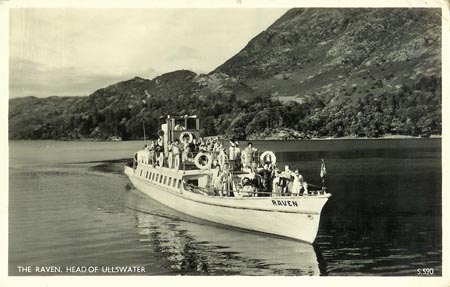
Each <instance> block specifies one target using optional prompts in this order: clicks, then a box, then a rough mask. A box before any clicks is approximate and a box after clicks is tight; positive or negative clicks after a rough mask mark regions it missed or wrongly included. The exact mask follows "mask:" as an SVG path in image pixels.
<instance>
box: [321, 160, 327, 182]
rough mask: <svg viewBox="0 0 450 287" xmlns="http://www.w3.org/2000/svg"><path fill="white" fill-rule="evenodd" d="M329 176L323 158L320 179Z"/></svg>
mask: <svg viewBox="0 0 450 287" xmlns="http://www.w3.org/2000/svg"><path fill="white" fill-rule="evenodd" d="M326 174H327V168H326V167H325V161H324V160H323V158H322V166H321V167H320V177H321V178H324V176H325V175H326Z"/></svg>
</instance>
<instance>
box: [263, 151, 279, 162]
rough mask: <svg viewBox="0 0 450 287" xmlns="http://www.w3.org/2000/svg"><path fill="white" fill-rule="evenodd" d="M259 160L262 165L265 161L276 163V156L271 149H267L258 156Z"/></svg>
mask: <svg viewBox="0 0 450 287" xmlns="http://www.w3.org/2000/svg"><path fill="white" fill-rule="evenodd" d="M259 160H260V162H261V164H262V165H264V164H265V163H270V164H276V163H277V157H276V156H275V154H274V153H273V152H272V151H269V150H268V151H265V152H263V153H262V154H261V156H260V157H259Z"/></svg>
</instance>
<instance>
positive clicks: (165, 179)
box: [163, 175, 167, 185]
mask: <svg viewBox="0 0 450 287" xmlns="http://www.w3.org/2000/svg"><path fill="white" fill-rule="evenodd" d="M166 182H167V175H165V176H164V181H163V184H164V185H165V184H166Z"/></svg>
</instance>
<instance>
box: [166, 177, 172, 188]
mask: <svg viewBox="0 0 450 287" xmlns="http://www.w3.org/2000/svg"><path fill="white" fill-rule="evenodd" d="M167 185H168V186H171V185H172V178H171V177H169V182H168V183H167Z"/></svg>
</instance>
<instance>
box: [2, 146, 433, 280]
mask: <svg viewBox="0 0 450 287" xmlns="http://www.w3.org/2000/svg"><path fill="white" fill-rule="evenodd" d="M9 144H10V146H9V148H10V163H9V172H10V174H9V274H10V275H30V274H31V275H62V274H70V275H80V274H83V275H85V274H87V275H92V274H90V273H89V272H86V273H65V271H66V269H65V267H66V266H75V267H81V266H97V267H99V268H102V267H108V266H143V267H145V272H143V273H123V274H126V275H180V274H181V275H328V276H343V275H344V276H345V275H351V276H358V275H361V276H367V275H380V276H416V275H417V269H419V268H432V269H433V274H432V275H431V276H439V275H441V274H442V268H441V266H442V219H441V217H442V216H441V214H442V204H441V203H442V197H441V190H442V171H441V140H440V139H408V140H397V139H395V140H394V139H391V140H331V141H302V142H291V141H288V142H254V144H255V145H256V147H257V148H259V149H261V150H274V151H275V152H276V154H277V156H278V161H279V163H280V164H281V165H284V164H289V165H291V167H293V168H299V169H300V171H301V173H302V174H303V176H304V177H305V178H306V180H307V181H308V182H311V183H316V184H320V177H319V172H320V158H324V159H325V161H326V165H327V172H328V174H327V177H326V185H327V187H328V189H329V191H330V192H331V193H332V194H333V196H332V197H331V198H330V200H329V201H328V203H327V204H326V205H325V207H324V210H323V213H322V217H321V224H320V229H319V234H318V237H317V239H316V242H315V243H314V244H313V245H309V244H304V243H301V242H297V241H293V240H289V239H283V238H278V237H273V236H269V235H265V234H259V233H253V232H246V231H242V230H239V229H233V228H229V227H224V226H220V225H217V224H213V223H209V222H205V221H202V220H198V219H195V218H192V217H190V216H187V215H184V214H181V213H178V212H176V211H174V210H171V209H169V208H166V207H164V206H162V205H160V204H159V203H157V202H155V201H153V200H152V199H150V198H147V197H145V196H143V195H142V194H141V193H140V192H138V191H136V190H134V189H132V188H130V186H129V181H128V179H127V178H126V177H125V176H124V175H123V173H122V165H123V161H121V160H119V159H124V158H129V157H131V154H132V153H133V152H134V151H135V150H136V149H138V148H140V147H141V146H142V145H143V143H142V142H118V143H100V142H55V141H11V142H10V143H9ZM19 266H31V270H32V272H30V273H27V272H20V271H19V268H18V267H19ZM36 266H56V267H59V268H60V269H61V271H62V273H58V272H56V273H49V272H44V273H37V272H36V269H35V267H36ZM22 271H23V270H22ZM94 274H97V275H118V274H117V273H111V272H100V271H99V272H96V273H94Z"/></svg>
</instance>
